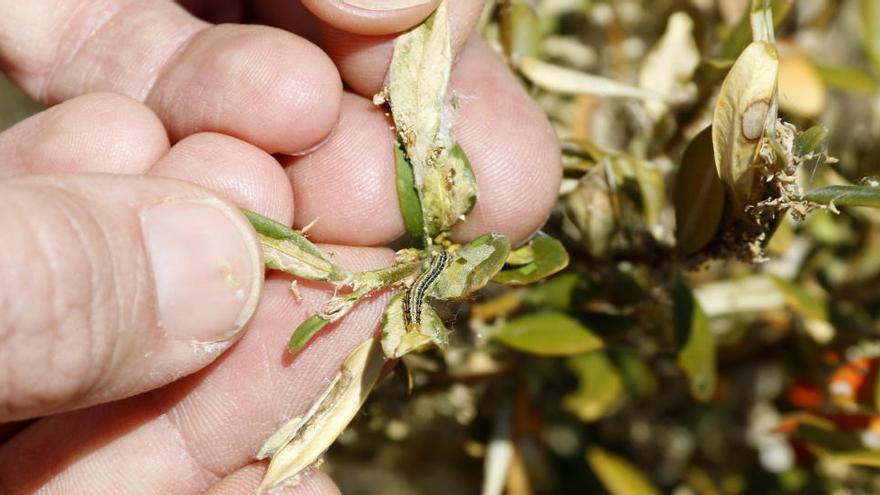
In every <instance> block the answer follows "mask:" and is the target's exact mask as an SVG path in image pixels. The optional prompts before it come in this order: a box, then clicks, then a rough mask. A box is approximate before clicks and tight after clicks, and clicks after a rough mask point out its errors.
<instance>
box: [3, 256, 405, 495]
mask: <svg viewBox="0 0 880 495" xmlns="http://www.w3.org/2000/svg"><path fill="white" fill-rule="evenodd" d="M329 250H330V251H333V252H335V253H336V258H335V259H336V260H337V261H338V262H339V263H340V264H342V265H343V266H346V267H348V268H350V269H353V270H366V269H370V268H377V267H380V266H387V265H388V264H390V262H391V260H392V259H393V256H394V255H393V253H392V252H391V251H390V250H388V249H384V248H343V247H339V246H336V247H332V248H329ZM299 290H300V293H301V295H302V297H303V299H302V300H301V301H299V300H297V299H296V298H294V297H293V296H292V295H291V294H290V279H289V278H285V277H280V276H274V277H270V278H269V279H268V280H267V282H266V287H265V290H264V295H263V299H262V301H261V303H260V307H259V309H258V310H257V314H256V315H255V317H254V319H253V320H252V322H251V324H250V325H249V330H248V332H247V333H246V334H245V335H244V336H243V337H242V339H241V340H240V341H239V342H238V343H237V344H236V345H235V347H233V348H232V349H230V350H229V352H227V353H226V354H224V355H223V356H222V357H221V358H220V359H219V360H218V361H217V362H216V363H214V364H213V365H212V366H211V367H209V368H207V369H206V370H204V371H202V372H201V373H198V374H195V375H193V376H191V377H188V378H185V379H183V380H181V381H178V382H176V383H174V384H173V385H171V386H169V387H166V388H163V389H161V390H157V391H155V392H153V393H152V394H151V395H149V396H138V397H133V398H131V399H128V400H126V401H122V402H119V403H114V404H105V405H102V406H97V407H94V408H91V409H88V410H84V411H74V412H71V413H67V414H63V415H58V416H53V417H50V418H46V419H43V420H40V421H38V422H36V423H35V424H33V425H32V426H31V427H29V428H28V429H26V430H25V431H23V432H21V433H20V434H18V435H17V436H16V437H14V438H13V439H11V440H10V441H9V442H8V443H7V444H6V445H4V446H2V447H0V487H4V488H6V489H7V491H8V492H10V493H19V492H28V491H37V490H42V491H43V492H46V493H54V492H63V493H70V494H77V493H88V494H90V495H91V494H104V493H107V494H116V493H144V494H150V493H170V492H173V493H178V494H182V495H183V494H188V493H201V492H202V491H203V490H206V489H207V488H208V487H209V486H210V485H212V484H214V483H215V482H217V481H219V479H221V478H222V477H224V476H227V475H229V474H231V473H233V472H234V471H235V470H237V469H239V468H241V467H242V466H245V465H247V464H249V463H251V462H252V460H253V456H254V455H255V453H256V452H257V450H258V448H259V446H260V444H261V443H262V442H263V441H264V440H265V439H266V438H268V436H269V435H270V434H271V433H273V432H274V430H275V429H276V428H277V427H278V426H280V425H281V424H282V423H283V422H284V421H285V420H287V419H289V418H292V417H295V416H298V415H302V414H304V413H305V412H306V411H307V410H308V409H309V407H311V405H312V403H313V402H314V400H315V399H316V398H317V397H318V396H319V394H320V393H321V392H322V391H323V390H324V388H325V387H326V386H327V384H328V383H329V381H330V379H331V377H333V376H334V375H335V374H336V373H337V372H338V370H339V366H340V364H341V363H342V361H343V360H344V359H345V356H346V355H347V354H348V353H349V352H350V351H351V350H352V349H354V348H355V347H356V346H357V345H358V344H359V343H360V342H362V341H363V340H364V339H365V338H367V337H369V336H370V335H373V334H375V331H376V325H377V323H378V322H379V321H380V319H381V315H382V311H383V309H384V304H385V302H386V301H387V296H377V297H374V298H370V299H368V300H366V301H364V302H363V303H361V304H359V305H358V306H356V307H355V308H354V309H353V310H352V312H351V313H349V314H348V315H347V316H346V318H344V319H343V320H341V321H340V322H339V323H338V324H337V325H334V326H333V328H332V329H328V330H326V331H324V332H322V333H321V334H319V335H318V336H317V337H315V339H314V340H313V342H311V343H310V344H309V346H308V347H307V348H306V349H305V350H304V351H303V352H301V353H299V354H297V355H296V356H291V355H290V354H288V353H287V351H286V344H287V340H288V338H289V337H290V331H291V329H293V328H295V327H296V325H297V324H298V323H299V322H301V321H302V320H303V319H305V318H306V317H307V316H310V315H311V314H313V313H314V312H315V311H317V310H318V309H319V308H320V307H321V305H322V304H323V302H324V301H326V299H327V297H329V296H330V295H331V294H332V289H331V288H330V287H326V286H318V285H315V284H305V283H303V284H301V285H300V288H299ZM62 432H63V434H62ZM147 445H149V446H156V448H160V449H161V451H157V450H156V448H148V449H146V448H144V446H147ZM85 453H88V455H85ZM77 480H89V484H88V487H87V488H83V486H82V485H81V484H79V485H78V484H77ZM171 487H173V489H172V488H171Z"/></svg>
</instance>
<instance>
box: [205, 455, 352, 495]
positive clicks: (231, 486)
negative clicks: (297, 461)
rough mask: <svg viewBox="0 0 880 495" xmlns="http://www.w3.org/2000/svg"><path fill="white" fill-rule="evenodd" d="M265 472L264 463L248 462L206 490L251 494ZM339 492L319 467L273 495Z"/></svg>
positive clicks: (224, 494)
mask: <svg viewBox="0 0 880 495" xmlns="http://www.w3.org/2000/svg"><path fill="white" fill-rule="evenodd" d="M265 472H266V466H265V465H264V463H254V464H248V465H247V466H245V467H243V468H241V469H239V470H238V471H236V472H234V473H232V474H230V475H229V476H227V477H225V478H223V479H222V480H220V481H219V482H217V484H215V485H214V486H212V487H211V488H210V489H209V490H208V491H207V492H205V495H251V494H253V493H254V492H256V491H257V487H259V486H260V480H262V479H263V473H265ZM339 493H340V491H339V488H338V487H337V486H336V484H335V483H333V480H331V479H330V477H329V476H327V475H326V474H324V473H322V472H321V471H318V470H317V469H313V470H311V471H309V472H308V473H307V474H304V475H303V476H302V479H301V480H300V481H299V483H297V484H296V485H294V486H288V487H283V488H279V489H276V490H274V491H273V492H272V494H273V495H338V494H339Z"/></svg>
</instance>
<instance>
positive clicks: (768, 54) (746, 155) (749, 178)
mask: <svg viewBox="0 0 880 495" xmlns="http://www.w3.org/2000/svg"><path fill="white" fill-rule="evenodd" d="M778 71H779V59H778V57H777V55H776V48H774V47H773V45H771V44H769V43H765V42H763V41H755V42H752V43H751V44H750V45H749V46H748V47H747V48H746V49H745V50H744V51H743V53H742V55H740V57H739V58H738V59H737V60H736V63H734V64H733V67H732V68H731V69H730V72H729V73H728V74H727V77H726V78H725V79H724V82H723V83H722V84H721V93H720V94H719V96H718V102H717V103H716V104H715V114H714V116H713V118H712V145H713V148H714V153H715V167H716V169H717V171H718V176H719V177H720V178H721V180H722V181H723V182H724V183H725V184H726V185H727V187H728V189H729V190H730V191H731V200H732V202H733V207H734V208H733V210H734V214H735V215H743V214H744V213H745V208H746V206H748V205H752V204H754V203H755V202H756V201H757V200H758V199H759V197H760V194H761V190H762V184H761V177H760V174H759V173H758V169H757V167H756V166H755V165H754V162H755V159H756V156H757V154H758V151H759V150H760V145H761V139H762V138H763V137H764V129H765V127H766V124H767V122H769V121H770V120H773V121H775V120H776V115H775V113H772V112H771V109H772V108H773V105H774V97H775V95H776V79H777V75H778Z"/></svg>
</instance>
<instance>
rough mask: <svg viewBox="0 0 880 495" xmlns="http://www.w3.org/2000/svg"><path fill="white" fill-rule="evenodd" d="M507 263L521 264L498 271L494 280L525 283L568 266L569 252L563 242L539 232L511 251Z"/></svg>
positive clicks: (517, 283) (535, 280) (502, 282)
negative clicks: (523, 244) (530, 239)
mask: <svg viewBox="0 0 880 495" xmlns="http://www.w3.org/2000/svg"><path fill="white" fill-rule="evenodd" d="M507 263H508V264H515V265H519V266H517V267H516V268H512V269H509V270H502V271H500V272H498V273H497V274H496V275H495V276H494V277H493V278H492V281H493V282H496V283H499V284H507V285H525V284H531V283H534V282H537V281H538V280H541V279H544V278H547V277H549V276H550V275H553V274H554V273H556V272H558V271H560V270H562V269H563V268H565V267H566V266H568V253H567V252H566V251H565V247H564V246H563V245H562V243H561V242H559V241H558V240H556V239H554V238H552V237H550V236H549V235H547V234H544V233H542V232H539V233H538V234H536V235H535V237H534V239H532V241H531V242H529V243H528V244H527V245H525V246H523V247H521V248H519V249H516V250H513V251H511V252H510V255H509V256H508V258H507Z"/></svg>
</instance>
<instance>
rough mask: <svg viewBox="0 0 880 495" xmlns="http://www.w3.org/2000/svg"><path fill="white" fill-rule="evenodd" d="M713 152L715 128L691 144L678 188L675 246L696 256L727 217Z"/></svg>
mask: <svg viewBox="0 0 880 495" xmlns="http://www.w3.org/2000/svg"><path fill="white" fill-rule="evenodd" d="M714 162H715V155H714V153H713V151H712V128H711V127H707V128H706V129H704V130H703V131H702V132H700V133H699V134H697V136H696V137H694V139H693V140H692V141H691V142H690V144H688V146H687V149H685V152H684V156H682V159H681V165H680V166H679V169H678V176H677V180H676V185H675V241H676V242H675V247H676V249H677V250H678V252H679V253H681V254H684V255H689V254H693V253H696V252H697V251H699V250H700V249H702V248H703V247H705V246H706V245H707V244H709V242H710V241H711V240H712V239H713V238H714V237H715V233H716V232H717V231H718V226H719V225H720V224H721V217H722V215H723V214H724V200H725V191H724V183H722V182H721V179H719V178H718V173H717V172H716V170H715V167H714Z"/></svg>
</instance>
